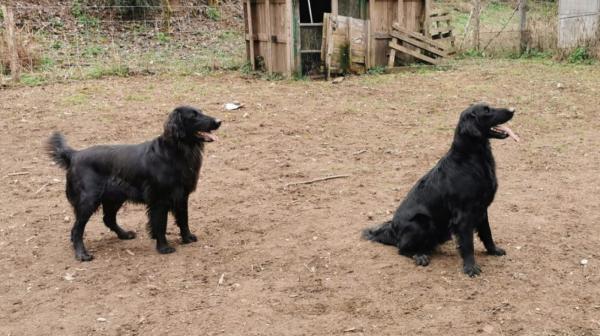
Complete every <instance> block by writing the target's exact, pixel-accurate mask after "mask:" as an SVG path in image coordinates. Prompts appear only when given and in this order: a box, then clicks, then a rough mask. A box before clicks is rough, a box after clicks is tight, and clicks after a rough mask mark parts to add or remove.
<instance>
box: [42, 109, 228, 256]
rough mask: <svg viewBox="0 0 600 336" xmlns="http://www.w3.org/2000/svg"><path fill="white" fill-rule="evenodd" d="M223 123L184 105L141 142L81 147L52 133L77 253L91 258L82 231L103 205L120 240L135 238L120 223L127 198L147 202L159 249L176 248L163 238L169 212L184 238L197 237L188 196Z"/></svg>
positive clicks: (50, 143) (50, 148) (186, 240)
mask: <svg viewBox="0 0 600 336" xmlns="http://www.w3.org/2000/svg"><path fill="white" fill-rule="evenodd" d="M219 126H221V121H220V120H218V119H215V118H212V117H209V116H207V115H204V114H202V112H201V111H200V110H197V109H195V108H193V107H188V106H182V107H178V108H176V109H175V110H173V112H171V114H170V115H169V118H168V119H167V122H166V123H165V126H164V132H163V134H162V135H161V136H159V137H158V138H156V139H154V140H151V141H148V142H144V143H142V144H138V145H114V146H94V147H90V148H87V149H84V150H80V151H77V150H74V149H72V148H70V147H69V146H67V144H66V141H65V139H64V138H63V136H62V135H61V134H60V133H54V134H53V135H52V136H51V137H50V139H49V141H48V152H49V154H50V156H51V158H52V159H53V160H54V161H55V162H56V163H57V164H58V165H60V166H61V167H62V168H64V169H66V170H67V198H68V200H69V203H71V205H72V206H73V210H74V212H75V224H74V225H73V229H72V230H71V241H72V242H73V248H74V249H75V258H77V259H78V260H81V261H89V260H92V259H93V256H92V255H91V254H89V253H88V252H87V250H86V249H85V245H84V244H83V231H84V230H85V225H86V223H87V222H88V220H89V219H90V217H91V216H92V214H94V212H95V211H96V210H97V209H98V207H99V206H100V205H102V209H103V211H104V224H106V226H107V227H108V228H109V229H111V230H112V231H114V232H115V233H116V234H117V236H118V237H119V239H133V238H135V233H134V232H132V231H125V230H123V229H122V228H121V227H120V226H119V225H118V224H117V211H118V210H119V208H120V207H121V206H122V205H123V203H125V202H126V201H131V202H135V203H143V204H146V206H147V208H148V218H149V222H148V226H149V230H150V234H151V236H152V238H153V239H156V249H157V250H158V252H160V253H171V252H175V249H174V248H173V247H171V246H169V244H168V242H167V239H166V237H165V234H166V231H167V215H168V212H169V211H171V212H172V213H173V215H174V216H175V221H176V223H177V225H178V226H179V229H180V232H181V240H182V242H183V243H184V244H185V243H191V242H195V241H197V238H196V236H195V235H193V234H192V233H191V232H190V229H189V227H188V197H189V194H190V193H191V192H193V191H194V190H195V189H196V184H197V182H198V175H199V173H200V167H201V165H202V151H203V149H204V143H205V142H212V141H215V140H217V137H216V136H215V135H213V134H211V132H212V131H214V130H216V129H218V128H219Z"/></svg>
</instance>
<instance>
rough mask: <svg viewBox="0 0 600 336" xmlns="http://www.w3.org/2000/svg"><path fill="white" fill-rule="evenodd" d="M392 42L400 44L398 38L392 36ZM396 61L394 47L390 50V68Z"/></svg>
mask: <svg viewBox="0 0 600 336" xmlns="http://www.w3.org/2000/svg"><path fill="white" fill-rule="evenodd" d="M391 43H394V44H398V39H397V38H395V37H394V38H392V41H391ZM395 61H396V49H394V48H392V49H391V50H390V57H389V59H388V68H392V67H393V66H394V62H395Z"/></svg>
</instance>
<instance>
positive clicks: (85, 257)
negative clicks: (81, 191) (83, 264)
mask: <svg viewBox="0 0 600 336" xmlns="http://www.w3.org/2000/svg"><path fill="white" fill-rule="evenodd" d="M96 209H98V204H97V202H96V200H94V199H89V200H87V201H82V202H79V204H78V205H77V207H75V224H73V229H71V241H72V242H73V249H75V258H76V259H77V260H79V261H90V260H92V259H94V256H92V255H91V254H89V253H88V252H87V250H86V249H85V245H84V244H83V232H84V231H85V225H86V224H87V222H88V221H89V219H90V217H91V216H92V215H93V214H94V212H95V211H96Z"/></svg>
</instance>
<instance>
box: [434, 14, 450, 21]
mask: <svg viewBox="0 0 600 336" xmlns="http://www.w3.org/2000/svg"><path fill="white" fill-rule="evenodd" d="M451 20H452V18H451V17H450V15H447V14H446V15H442V16H430V17H429V22H432V23H433V22H438V21H451Z"/></svg>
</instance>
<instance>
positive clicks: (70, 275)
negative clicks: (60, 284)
mask: <svg viewBox="0 0 600 336" xmlns="http://www.w3.org/2000/svg"><path fill="white" fill-rule="evenodd" d="M63 279H65V280H67V281H73V280H75V276H74V275H73V274H71V273H67V274H65V276H64V277H63Z"/></svg>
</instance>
